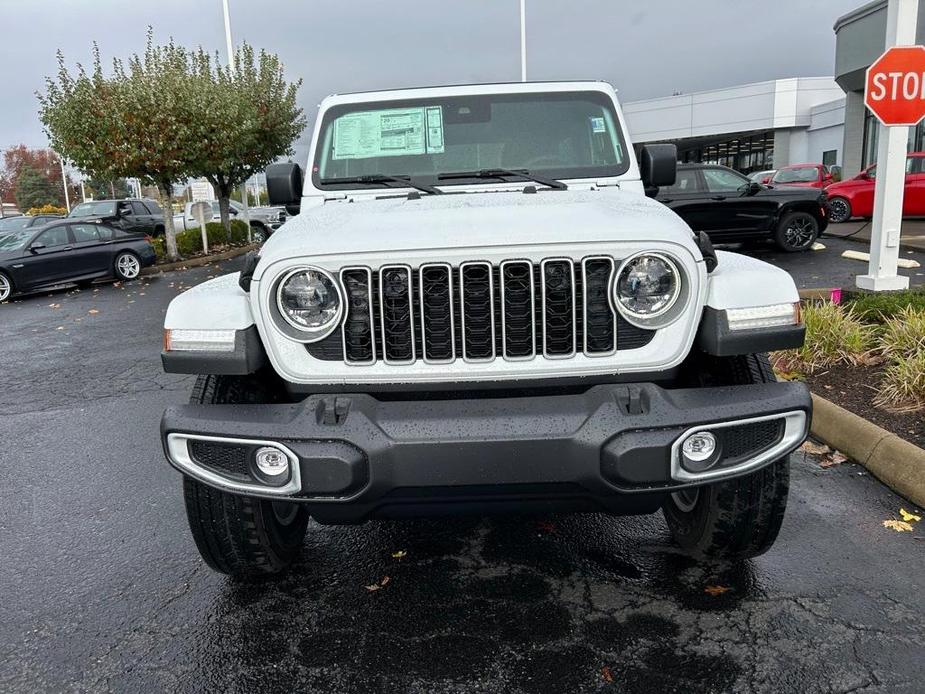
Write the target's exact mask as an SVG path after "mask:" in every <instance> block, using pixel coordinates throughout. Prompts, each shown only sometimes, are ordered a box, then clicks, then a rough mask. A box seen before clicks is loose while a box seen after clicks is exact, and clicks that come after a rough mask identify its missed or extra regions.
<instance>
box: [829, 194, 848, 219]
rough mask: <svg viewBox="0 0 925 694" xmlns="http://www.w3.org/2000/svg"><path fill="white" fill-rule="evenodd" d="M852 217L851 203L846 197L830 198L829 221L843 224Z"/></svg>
mask: <svg viewBox="0 0 925 694" xmlns="http://www.w3.org/2000/svg"><path fill="white" fill-rule="evenodd" d="M849 219H851V203H850V202H848V200H847V199H846V198H841V197H834V198H829V221H830V222H832V224H841V223H842V222H847V221H848V220H849Z"/></svg>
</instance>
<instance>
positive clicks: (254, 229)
mask: <svg viewBox="0 0 925 694" xmlns="http://www.w3.org/2000/svg"><path fill="white" fill-rule="evenodd" d="M251 238H252V239H253V240H254V243H263V242H264V241H266V240H267V230H266V229H265V228H263V227H262V226H260V225H259V224H252V225H251Z"/></svg>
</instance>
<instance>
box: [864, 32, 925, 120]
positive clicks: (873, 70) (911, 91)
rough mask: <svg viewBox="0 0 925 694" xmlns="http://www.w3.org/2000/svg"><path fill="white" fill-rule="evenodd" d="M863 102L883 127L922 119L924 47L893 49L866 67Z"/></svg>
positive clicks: (924, 80)
mask: <svg viewBox="0 0 925 694" xmlns="http://www.w3.org/2000/svg"><path fill="white" fill-rule="evenodd" d="M864 103H865V104H866V105H867V108H869V109H870V110H871V111H872V112H873V114H874V115H875V116H877V118H879V119H880V122H881V123H883V124H884V125H915V124H916V123H918V122H919V121H920V120H922V118H923V117H925V46H894V47H893V48H890V49H888V50H887V51H886V53H884V54H883V55H881V56H880V57H879V58H877V60H875V61H874V63H873V65H871V66H870V67H869V68H867V84H866V86H865V88H864Z"/></svg>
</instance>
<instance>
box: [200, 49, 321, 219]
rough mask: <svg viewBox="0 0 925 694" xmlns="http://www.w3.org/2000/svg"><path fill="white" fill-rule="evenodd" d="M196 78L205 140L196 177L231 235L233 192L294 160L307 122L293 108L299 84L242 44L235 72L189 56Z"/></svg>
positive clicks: (270, 60)
mask: <svg viewBox="0 0 925 694" xmlns="http://www.w3.org/2000/svg"><path fill="white" fill-rule="evenodd" d="M191 57H192V62H193V64H194V66H195V73H196V75H197V78H198V85H197V89H196V99H195V103H196V110H197V112H198V113H199V114H200V116H199V117H200V122H201V123H202V124H203V125H204V126H205V130H206V132H208V133H220V134H221V137H214V136H213V137H209V138H208V142H207V146H206V148H205V152H204V156H203V158H202V160H201V161H200V162H199V167H198V169H197V170H196V171H195V173H196V175H199V176H203V177H205V178H206V179H207V180H208V181H209V182H210V183H211V184H212V185H213V186H214V188H215V194H216V196H217V197H218V201H219V210H220V213H221V219H222V224H224V225H225V228H226V229H230V215H229V212H228V208H229V199H230V198H231V195H232V193H233V192H234V190H235V188H236V187H237V186H239V185H241V184H242V183H244V182H245V181H247V179H249V178H250V177H251V176H253V175H254V174H255V173H257V172H258V171H263V170H264V169H265V168H266V167H267V165H268V164H272V163H273V162H274V161H276V160H277V159H279V158H280V157H283V156H289V155H292V154H293V150H292V143H293V142H294V141H295V139H296V138H297V137H298V136H299V134H300V133H301V132H302V130H304V128H305V124H306V120H305V115H304V113H303V111H302V109H301V108H299V106H298V104H297V103H296V93H297V92H298V89H299V87H300V86H301V84H302V81H301V80H298V81H296V82H293V83H289V82H287V81H286V79H285V77H284V75H283V66H282V64H281V63H280V60H279V58H278V57H277V56H275V55H273V54H271V53H267V52H266V51H260V52H259V53H256V52H255V51H254V49H253V48H252V47H251V46H249V45H247V44H244V45H243V46H241V47H240V48H239V49H238V50H237V52H236V54H235V58H234V61H235V70H234V71H232V70H231V69H229V67H228V66H222V65H221V64H220V63H219V61H218V58H217V57H216V58H215V60H214V62H213V60H212V59H211V57H210V56H209V54H208V53H206V52H205V51H203V50H202V49H199V50H198V51H196V52H195V54H193V55H192V56H191Z"/></svg>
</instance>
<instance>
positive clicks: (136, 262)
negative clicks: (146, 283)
mask: <svg viewBox="0 0 925 694" xmlns="http://www.w3.org/2000/svg"><path fill="white" fill-rule="evenodd" d="M113 269H114V270H115V273H116V277H118V278H119V279H120V280H133V279H136V278H137V277H138V275H140V274H141V260H140V259H139V258H138V256H137V255H135V254H134V253H132V252H131V251H122V252H121V253H119V255H117V256H116V262H115V263H114V264H113Z"/></svg>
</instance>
